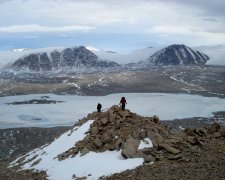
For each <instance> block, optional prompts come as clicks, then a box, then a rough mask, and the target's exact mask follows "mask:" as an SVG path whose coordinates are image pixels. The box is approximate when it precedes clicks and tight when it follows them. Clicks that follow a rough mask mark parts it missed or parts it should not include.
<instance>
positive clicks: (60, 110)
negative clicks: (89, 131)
mask: <svg viewBox="0 0 225 180" xmlns="http://www.w3.org/2000/svg"><path fill="white" fill-rule="evenodd" d="M43 96H47V97H50V98H48V100H56V101H64V102H63V103H58V104H23V105H8V104H7V103H12V102H15V101H19V102H20V101H26V100H32V99H41V98H42V97H43ZM122 96H125V97H126V99H127V103H128V104H127V106H126V108H128V109H130V110H131V111H132V112H135V113H137V114H140V115H143V116H153V115H157V116H158V117H159V118H160V120H173V119H181V118H190V117H210V116H211V115H212V113H213V112H217V111H225V99H221V98H217V97H203V96H199V95H189V94H168V93H123V94H111V95H107V96H77V95H55V94H35V95H20V96H7V97H1V98H0V128H12V127H53V126H69V125H73V124H74V123H76V122H77V121H78V120H79V119H81V118H83V117H85V116H87V114H88V113H91V112H93V111H96V106H97V103H98V102H100V103H101V104H102V105H103V108H102V109H106V108H109V107H111V106H112V105H116V104H117V105H118V104H119V101H120V98H121V97H122Z"/></svg>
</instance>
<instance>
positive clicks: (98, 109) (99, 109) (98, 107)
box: [97, 103, 102, 112]
mask: <svg viewBox="0 0 225 180" xmlns="http://www.w3.org/2000/svg"><path fill="white" fill-rule="evenodd" d="M101 109H102V105H101V104H100V103H98V105H97V111H98V112H101Z"/></svg>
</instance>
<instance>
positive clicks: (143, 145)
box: [138, 138, 153, 149]
mask: <svg viewBox="0 0 225 180" xmlns="http://www.w3.org/2000/svg"><path fill="white" fill-rule="evenodd" d="M151 147H153V144H152V141H151V140H150V139H149V138H144V139H143V140H141V143H140V144H139V146H138V149H144V148H151Z"/></svg>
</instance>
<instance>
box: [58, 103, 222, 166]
mask: <svg viewBox="0 0 225 180" xmlns="http://www.w3.org/2000/svg"><path fill="white" fill-rule="evenodd" d="M90 119H94V120H95V121H94V123H93V124H92V125H91V127H90V130H89V131H88V132H87V136H86V137H85V138H84V139H83V140H81V141H78V142H77V143H76V144H75V146H74V147H72V148H70V149H68V150H67V151H66V152H64V153H62V154H59V155H58V159H59V160H64V159H66V158H69V157H74V156H76V155H77V154H78V153H81V155H85V154H87V153H89V152H90V151H95V152H104V151H108V150H109V151H113V150H117V151H121V154H122V156H123V157H124V158H138V157H139V158H140V157H142V158H144V161H145V163H149V162H154V161H158V160H161V159H164V158H166V159H169V160H176V159H183V160H187V161H188V159H186V156H187V153H188V152H190V151H191V149H193V147H196V146H204V144H205V143H207V141H209V140H210V139H212V138H220V137H225V130H224V129H222V128H221V127H220V125H219V124H216V123H215V124H213V125H212V126H211V127H207V128H199V129H194V130H191V129H186V130H185V131H183V132H179V133H178V132H174V131H172V130H170V129H169V128H168V127H167V126H166V125H163V124H161V123H160V122H159V118H158V117H157V116H153V117H142V116H139V115H137V114H135V113H132V112H130V111H129V110H125V111H122V110H121V109H120V107H118V106H113V107H111V108H110V109H109V110H107V111H106V112H101V113H97V112H94V113H92V114H89V115H88V116H87V117H85V118H83V119H81V120H80V121H79V123H77V124H76V126H80V125H82V124H83V123H85V122H87V121H88V120H90ZM149 140H150V141H149ZM142 141H144V142H145V143H146V144H149V142H152V145H153V146H151V145H150V144H149V147H148V148H141V149H140V148H138V147H139V145H140V143H141V142H142Z"/></svg>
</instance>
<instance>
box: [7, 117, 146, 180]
mask: <svg viewBox="0 0 225 180" xmlns="http://www.w3.org/2000/svg"><path fill="white" fill-rule="evenodd" d="M92 123H93V121H92V120H89V121H88V122H86V123H85V124H83V125H82V126H80V127H75V128H74V129H73V130H72V131H68V132H66V133H64V134H63V135H61V136H60V137H59V138H58V139H56V140H55V141H54V142H52V143H51V144H50V145H48V146H46V147H44V148H40V149H35V150H34V151H31V152H30V153H28V154H27V156H26V155H25V156H26V158H25V160H24V161H23V162H26V161H28V163H25V164H24V165H23V166H22V169H35V170H45V171H46V173H47V175H48V176H49V178H50V179H54V180H62V179H72V177H73V176H74V175H76V177H83V176H86V177H87V179H98V178H99V177H101V176H103V175H104V176H108V175H111V174H114V173H119V172H122V171H124V170H127V169H133V168H136V167H137V166H140V165H142V163H143V158H136V159H124V158H123V157H122V156H121V152H120V151H106V152H103V153H96V152H89V153H88V154H86V155H84V156H80V153H79V154H77V155H76V156H75V157H74V158H67V159H65V160H62V161H59V160H58V159H57V155H58V154H60V153H62V152H64V151H66V150H67V149H69V148H71V147H73V146H74V144H76V142H78V141H79V140H82V139H83V138H84V137H85V136H86V134H85V133H86V132H87V131H88V130H89V128H90V125H91V124H92ZM18 160H19V158H18V159H17V160H16V161H14V162H12V163H11V166H13V165H17V161H18ZM30 160H31V161H30ZM39 160H40V162H39V163H37V164H35V165H34V163H35V162H37V161H39Z"/></svg>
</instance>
